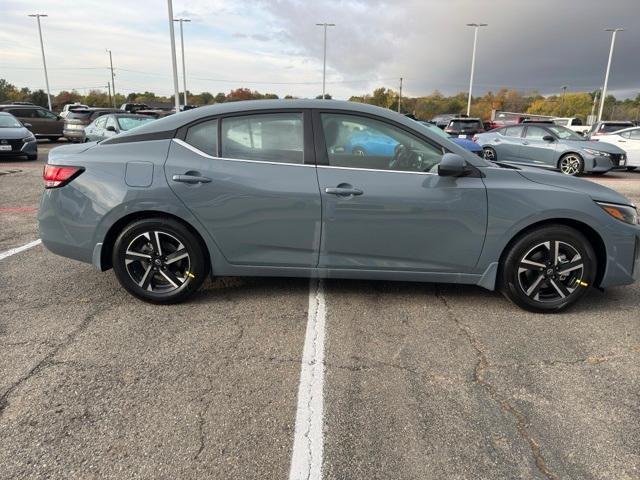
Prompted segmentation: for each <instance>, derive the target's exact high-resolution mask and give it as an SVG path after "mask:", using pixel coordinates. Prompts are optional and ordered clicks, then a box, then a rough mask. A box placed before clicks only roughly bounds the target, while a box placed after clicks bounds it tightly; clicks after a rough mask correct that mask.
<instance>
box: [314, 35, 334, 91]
mask: <svg viewBox="0 0 640 480" xmlns="http://www.w3.org/2000/svg"><path fill="white" fill-rule="evenodd" d="M316 26H317V27H323V28H324V55H323V59H322V99H323V100H324V99H325V97H326V93H325V85H326V78H327V27H335V26H336V24H335V23H316Z"/></svg>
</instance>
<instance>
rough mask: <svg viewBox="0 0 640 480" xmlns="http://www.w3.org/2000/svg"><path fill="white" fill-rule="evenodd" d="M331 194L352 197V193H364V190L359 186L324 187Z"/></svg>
mask: <svg viewBox="0 0 640 480" xmlns="http://www.w3.org/2000/svg"><path fill="white" fill-rule="evenodd" d="M324 191H325V193H328V194H329V195H338V196H339V197H350V196H352V195H362V194H363V193H364V192H363V191H362V190H360V189H359V188H353V187H335V188H331V187H327V188H325V189H324Z"/></svg>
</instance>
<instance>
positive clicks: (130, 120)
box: [84, 113, 155, 142]
mask: <svg viewBox="0 0 640 480" xmlns="http://www.w3.org/2000/svg"><path fill="white" fill-rule="evenodd" d="M154 120H155V119H154V118H153V117H149V116H146V115H136V114H135V113H110V114H108V115H102V116H101V117H98V118H97V119H96V120H94V121H93V122H92V123H91V124H90V125H87V127H86V128H85V129H84V137H85V138H84V141H85V142H99V141H102V140H105V139H107V138H110V137H113V136H114V135H117V134H119V133H120V132H126V131H129V130H132V129H134V128H136V127H139V126H140V125H144V124H145V123H149V122H153V121H154Z"/></svg>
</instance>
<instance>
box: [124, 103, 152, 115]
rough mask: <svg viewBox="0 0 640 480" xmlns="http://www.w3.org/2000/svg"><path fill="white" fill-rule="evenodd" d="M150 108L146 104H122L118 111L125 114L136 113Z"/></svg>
mask: <svg viewBox="0 0 640 480" xmlns="http://www.w3.org/2000/svg"><path fill="white" fill-rule="evenodd" d="M149 109H151V107H150V106H149V105H147V104H146V103H123V104H122V105H120V110H122V111H125V112H127V113H137V111H138V110H149Z"/></svg>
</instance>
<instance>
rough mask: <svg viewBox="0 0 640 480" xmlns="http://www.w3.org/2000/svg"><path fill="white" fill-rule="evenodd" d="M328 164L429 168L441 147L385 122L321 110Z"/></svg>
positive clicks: (387, 168)
mask: <svg viewBox="0 0 640 480" xmlns="http://www.w3.org/2000/svg"><path fill="white" fill-rule="evenodd" d="M322 129H323V132H324V137H325V146H326V150H327V156H328V160H329V165H331V166H337V167H350V168H366V169H375V170H395V171H408V172H428V171H430V170H431V169H432V168H434V167H435V166H436V165H438V164H439V163H440V160H442V155H443V154H444V149H443V148H442V147H439V146H434V145H431V144H430V143H427V142H425V141H423V140H421V139H419V138H417V137H415V136H414V135H411V134H410V133H408V132H406V131H404V130H402V129H400V128H398V127H395V126H393V125H390V124H388V123H386V122H382V121H379V120H374V119H372V118H368V117H360V116H357V115H345V114H335V113H323V114H322Z"/></svg>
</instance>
